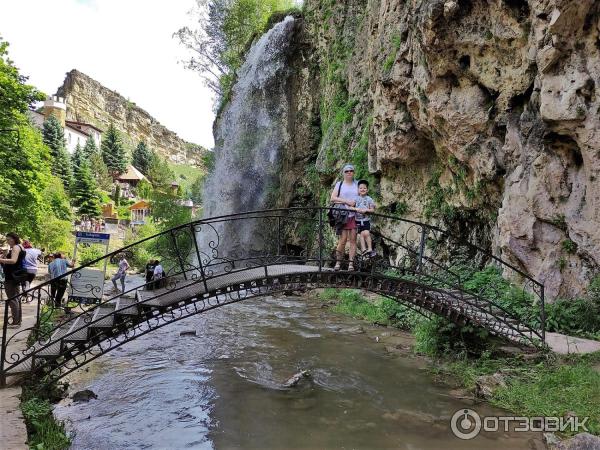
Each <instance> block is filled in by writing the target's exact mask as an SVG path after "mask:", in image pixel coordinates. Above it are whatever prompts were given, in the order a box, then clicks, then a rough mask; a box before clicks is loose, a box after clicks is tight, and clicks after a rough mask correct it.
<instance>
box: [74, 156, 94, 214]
mask: <svg viewBox="0 0 600 450" xmlns="http://www.w3.org/2000/svg"><path fill="white" fill-rule="evenodd" d="M72 192H73V204H74V205H75V206H76V207H77V212H78V213H79V214H80V215H83V214H85V215H88V216H91V217H98V216H100V213H101V209H100V199H99V196H98V189H97V186H96V180H94V177H93V175H92V171H91V170H90V164H89V162H88V161H87V159H85V158H82V159H81V160H80V162H79V165H76V166H75V180H74V181H73V189H72Z"/></svg>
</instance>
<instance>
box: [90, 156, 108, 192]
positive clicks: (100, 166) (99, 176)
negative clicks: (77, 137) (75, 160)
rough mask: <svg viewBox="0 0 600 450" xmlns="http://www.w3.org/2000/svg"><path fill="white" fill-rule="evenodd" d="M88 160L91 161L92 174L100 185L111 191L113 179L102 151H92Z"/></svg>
mask: <svg viewBox="0 0 600 450" xmlns="http://www.w3.org/2000/svg"><path fill="white" fill-rule="evenodd" d="M88 160H89V163H90V169H91V170H92V175H93V176H94V178H95V179H96V183H97V184H98V187H99V188H100V189H103V190H105V191H110V190H111V189H112V185H113V179H112V177H111V176H110V173H109V171H108V167H106V164H104V161H103V160H102V156H100V153H98V152H96V153H92V154H91V155H90V157H89V159H88Z"/></svg>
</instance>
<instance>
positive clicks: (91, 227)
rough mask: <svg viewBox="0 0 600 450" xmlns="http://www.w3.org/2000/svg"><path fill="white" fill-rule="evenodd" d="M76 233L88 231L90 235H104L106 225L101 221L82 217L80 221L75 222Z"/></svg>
mask: <svg viewBox="0 0 600 450" xmlns="http://www.w3.org/2000/svg"><path fill="white" fill-rule="evenodd" d="M74 225H75V230H76V231H89V232H92V233H104V232H105V231H106V223H105V222H104V220H101V219H94V218H93V217H92V218H90V217H88V216H83V217H82V218H81V219H80V220H78V221H75V224H74Z"/></svg>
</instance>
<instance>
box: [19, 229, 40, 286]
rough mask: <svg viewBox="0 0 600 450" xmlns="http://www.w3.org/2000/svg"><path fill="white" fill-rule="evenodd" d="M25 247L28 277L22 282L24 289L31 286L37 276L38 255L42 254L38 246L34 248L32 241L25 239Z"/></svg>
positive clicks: (24, 267) (24, 265)
mask: <svg viewBox="0 0 600 450" xmlns="http://www.w3.org/2000/svg"><path fill="white" fill-rule="evenodd" d="M23 248H24V249H25V259H24V260H23V269H25V270H26V271H27V278H26V279H25V281H23V282H21V287H22V288H23V291H26V290H28V289H29V288H30V287H31V283H32V282H33V280H35V276H36V275H37V271H38V257H39V256H40V255H41V254H42V251H41V250H40V249H37V248H33V247H32V245H31V242H29V241H27V240H25V241H23Z"/></svg>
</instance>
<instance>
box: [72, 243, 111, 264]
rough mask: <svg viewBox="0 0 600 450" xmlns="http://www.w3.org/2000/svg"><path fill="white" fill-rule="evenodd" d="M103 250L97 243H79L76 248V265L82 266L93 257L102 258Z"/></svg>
mask: <svg viewBox="0 0 600 450" xmlns="http://www.w3.org/2000/svg"><path fill="white" fill-rule="evenodd" d="M103 256H104V251H102V249H101V248H100V247H99V246H97V245H89V246H85V245H81V246H80V247H79V248H78V249H77V265H81V266H83V265H84V264H87V263H89V262H91V261H93V260H95V259H98V258H102V257H103Z"/></svg>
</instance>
